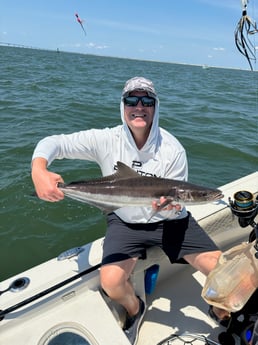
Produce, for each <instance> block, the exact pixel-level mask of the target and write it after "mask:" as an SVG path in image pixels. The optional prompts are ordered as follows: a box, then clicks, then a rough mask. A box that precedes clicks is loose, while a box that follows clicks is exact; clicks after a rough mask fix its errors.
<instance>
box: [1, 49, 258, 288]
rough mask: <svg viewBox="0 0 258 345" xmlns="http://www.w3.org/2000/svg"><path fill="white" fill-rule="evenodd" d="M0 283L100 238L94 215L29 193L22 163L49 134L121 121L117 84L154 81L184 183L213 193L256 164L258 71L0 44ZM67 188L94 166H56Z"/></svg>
mask: <svg viewBox="0 0 258 345" xmlns="http://www.w3.org/2000/svg"><path fill="white" fill-rule="evenodd" d="M0 56H1V64H0V118H1V125H0V164H1V179H0V191H1V207H0V217H1V221H0V246H1V250H0V261H1V270H0V281H1V280H3V279H5V278H7V277H9V276H12V275H13V274H16V273H18V272H20V271H23V270H25V269H28V268H30V267H32V266H34V265H36V264H39V263H41V262H43V261H45V260H47V259H50V258H52V257H55V256H57V255H58V254H60V253H61V252H62V251H64V250H66V249H68V248H71V247H74V246H79V245H82V244H84V243H87V242H89V241H91V240H93V239H95V238H98V237H99V236H102V235H104V233H105V218H104V217H103V215H102V214H101V212H100V211H99V210H98V209H96V208H92V207H90V206H88V205H85V204H80V203H78V202H76V201H71V200H68V199H67V200H64V201H62V202H59V203H47V202H44V201H41V200H39V199H37V198H36V197H35V196H33V192H34V189H33V185H32V182H31V178H30V160H31V155H32V152H33V149H34V147H35V145H36V143H37V142H38V141H39V140H40V139H41V138H43V137H45V136H47V135H50V134H57V133H70V132H74V131H78V130H81V129H88V128H92V127H95V128H103V127H106V126H114V125H117V124H118V123H120V113H119V102H120V94H121V90H122V87H123V85H124V82H125V81H126V80H127V79H129V78H131V77H133V76H136V75H142V76H145V77H147V78H150V79H152V80H153V81H154V83H155V86H156V89H157V91H158V93H159V97H160V102H161V110H160V124H161V126H163V127H165V128H166V129H167V130H169V131H171V132H172V133H173V134H174V135H175V136H176V137H177V138H178V139H179V140H180V141H181V142H182V144H183V145H184V146H185V148H186V150H187V153H188V159H189V181H191V182H194V183H199V184H203V185H208V186H212V187H218V186H220V185H223V184H226V183H228V182H230V181H231V180H234V179H237V178H240V177H242V176H244V175H247V174H250V173H252V172H254V171H256V170H257V168H258V157H257V153H258V94H257V89H258V87H257V84H258V79H257V78H258V75H257V73H256V72H251V71H241V70H230V69H215V68H208V69H203V68H202V67H200V66H189V65H178V64H168V63H159V62H147V61H136V60H127V59H116V58H105V57H97V56H89V55H79V54H71V53H59V54H58V53H57V52H51V51H41V50H31V49H22V48H11V47H0ZM51 169H52V170H53V171H55V172H58V173H60V174H61V175H62V176H63V177H64V179H65V180H66V181H67V182H68V181H71V180H76V179H83V178H84V179H86V178H91V177H96V176H97V175H99V174H100V171H99V169H98V167H97V165H95V164H93V163H87V162H85V161H84V162H81V161H68V160H67V161H55V162H54V163H53V164H52V166H51Z"/></svg>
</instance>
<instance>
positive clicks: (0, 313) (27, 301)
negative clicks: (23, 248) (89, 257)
mask: <svg viewBox="0 0 258 345" xmlns="http://www.w3.org/2000/svg"><path fill="white" fill-rule="evenodd" d="M100 266H101V264H97V265H95V266H92V267H90V268H88V269H86V270H84V271H82V272H80V273H78V274H75V275H74V276H72V277H70V278H68V279H66V280H63V281H62V282H60V283H58V284H55V285H53V286H51V287H49V288H47V289H45V290H43V291H41V292H39V293H37V294H35V295H34V296H31V297H29V298H26V299H25V300H23V301H21V302H19V303H17V304H15V305H13V306H11V307H8V308H6V309H4V310H0V321H2V320H3V319H4V317H5V316H6V315H7V314H9V313H11V312H13V311H15V310H17V309H20V308H21V307H24V306H26V305H28V304H30V303H31V302H34V301H36V300H38V299H39V298H41V297H44V296H46V295H48V294H49V293H51V292H53V291H56V290H58V289H59V288H61V287H63V286H65V285H67V284H69V283H71V282H73V281H75V280H77V279H79V278H81V277H83V276H85V275H87V274H89V273H91V272H93V271H96V270H97V269H99V268H100ZM21 279H24V278H21ZM13 285H15V284H11V285H10V287H9V288H8V289H6V290H3V291H1V294H2V293H3V292H6V291H8V290H11V287H12V286H13ZM18 285H19V284H18ZM1 294H0V295H1Z"/></svg>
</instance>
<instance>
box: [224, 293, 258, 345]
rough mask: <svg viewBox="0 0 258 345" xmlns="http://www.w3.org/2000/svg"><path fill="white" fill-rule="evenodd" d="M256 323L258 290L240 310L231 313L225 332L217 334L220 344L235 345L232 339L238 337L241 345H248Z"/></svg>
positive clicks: (257, 316)
mask: <svg viewBox="0 0 258 345" xmlns="http://www.w3.org/2000/svg"><path fill="white" fill-rule="evenodd" d="M256 321H257V324H258V289H257V290H256V291H255V292H254V293H253V294H252V296H251V297H250V298H249V300H248V301H247V303H246V304H245V306H244V307H243V308H242V309H241V310H239V311H237V312H235V313H231V319H230V322H229V325H228V327H227V329H226V331H224V332H222V333H220V334H219V337H218V340H219V342H220V344H221V345H235V344H236V343H235V338H234V337H238V338H239V339H240V344H241V345H249V344H250V341H251V339H252V335H253V332H254V325H255V323H256ZM257 344H258V339H257ZM252 345H256V343H255V342H254V343H253V344H252Z"/></svg>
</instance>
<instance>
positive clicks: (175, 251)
mask: <svg viewBox="0 0 258 345" xmlns="http://www.w3.org/2000/svg"><path fill="white" fill-rule="evenodd" d="M120 111H121V118H122V124H121V125H118V126H116V127H113V128H105V129H90V130H86V131H81V132H77V133H73V134H69V135H56V136H51V137H47V138H45V139H43V140H41V141H40V142H39V143H38V145H37V147H36V149H35V151H34V154H33V158H32V179H33V182H34V185H35V189H36V192H37V194H38V196H39V197H40V198H41V199H43V200H46V201H52V202H55V201H59V200H62V199H63V198H64V195H63V193H62V192H61V191H60V190H59V189H58V188H57V183H58V182H63V179H62V177H61V176H60V175H58V174H55V173H52V172H50V171H48V170H47V166H48V165H50V164H51V162H52V161H53V160H54V159H62V158H68V159H75V158H76V159H85V160H90V161H95V162H96V163H97V164H98V165H99V166H100V168H101V171H102V174H103V176H107V175H110V174H113V173H114V171H115V169H116V163H117V161H122V162H123V163H125V164H127V165H129V166H131V167H132V168H133V169H135V170H136V171H138V172H139V173H140V174H142V175H149V176H157V177H166V178H171V179H177V180H187V177H188V166H187V158H186V153H185V150H184V148H183V147H182V145H181V144H180V143H179V142H178V140H177V139H176V138H175V137H174V136H172V135H171V134H169V133H168V132H167V131H165V130H164V129H162V128H160V127H159V125H158V123H159V99H158V96H157V94H156V91H155V89H154V86H153V83H152V82H151V81H150V80H148V79H146V78H143V77H135V78H132V79H130V80H128V81H127V82H126V84H125V87H124V89H123V92H122V98H121V103H120ZM163 201H164V198H161V200H160V202H163ZM157 206H158V203H157V201H155V200H154V201H153V203H152V205H150V207H148V208H146V207H130V208H126V207H123V208H120V209H118V210H116V211H115V212H114V213H111V214H109V215H108V216H107V231H106V236H105V241H104V245H103V259H102V267H101V270H100V280H101V286H102V288H103V289H104V291H105V292H106V293H107V294H108V296H109V297H110V298H111V299H113V300H115V301H116V302H118V303H120V304H121V305H122V306H123V307H124V308H125V309H126V311H127V319H126V322H125V325H124V331H125V334H126V335H127V337H128V339H129V341H130V342H131V344H135V343H136V341H137V334H138V329H139V326H140V322H141V320H142V318H143V315H144V312H145V305H144V302H143V301H142V300H141V299H140V298H139V297H137V296H136V295H135V292H134V289H133V286H132V284H131V282H130V275H131V273H132V271H133V269H134V267H135V264H136V262H137V260H138V259H139V258H143V257H144V255H145V250H146V248H148V247H151V246H156V245H157V246H160V247H161V248H162V249H163V250H164V252H165V253H166V254H167V255H168V257H169V259H170V261H171V263H173V262H183V263H190V264H191V265H192V266H193V267H194V268H196V269H197V270H200V271H201V272H203V273H204V274H205V275H208V273H209V272H210V271H211V270H212V269H213V268H214V266H215V265H216V263H217V260H218V257H219V256H220V254H221V252H220V251H219V250H218V248H217V246H216V245H215V244H214V243H213V241H212V240H211V239H210V238H209V237H208V235H207V234H206V233H205V232H204V231H203V230H202V229H201V228H200V226H199V225H198V224H197V222H196V221H195V220H194V219H193V218H192V217H191V215H190V214H189V213H188V212H187V211H186V209H185V208H181V209H179V208H178V205H176V206H175V205H169V206H168V207H167V208H166V209H164V210H162V211H160V212H158V213H156V214H155V216H153V217H152V218H151V215H152V212H153V208H157ZM175 207H177V211H178V212H175V210H174V208H175ZM150 218H151V219H150ZM149 219H150V221H149V222H148V223H147V221H148V220H149ZM146 223H147V224H146ZM211 311H212V316H215V317H218V320H219V319H223V318H224V316H227V312H225V311H222V310H219V309H217V310H216V309H215V308H213V309H211Z"/></svg>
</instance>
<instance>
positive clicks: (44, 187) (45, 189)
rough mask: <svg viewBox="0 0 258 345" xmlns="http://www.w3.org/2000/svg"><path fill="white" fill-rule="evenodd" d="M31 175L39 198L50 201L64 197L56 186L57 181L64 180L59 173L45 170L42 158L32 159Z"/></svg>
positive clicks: (44, 162)
mask: <svg viewBox="0 0 258 345" xmlns="http://www.w3.org/2000/svg"><path fill="white" fill-rule="evenodd" d="M31 177H32V181H33V183H34V186H35V190H36V193H37V196H38V197H39V198H40V199H42V200H45V201H50V202H55V201H59V200H62V199H64V193H63V192H62V191H61V190H60V189H58V188H57V184H58V182H64V181H63V179H62V177H61V176H60V175H58V174H56V173H53V172H50V171H48V170H47V161H46V160H45V159H44V158H35V159H34V160H33V162H32V170H31Z"/></svg>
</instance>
